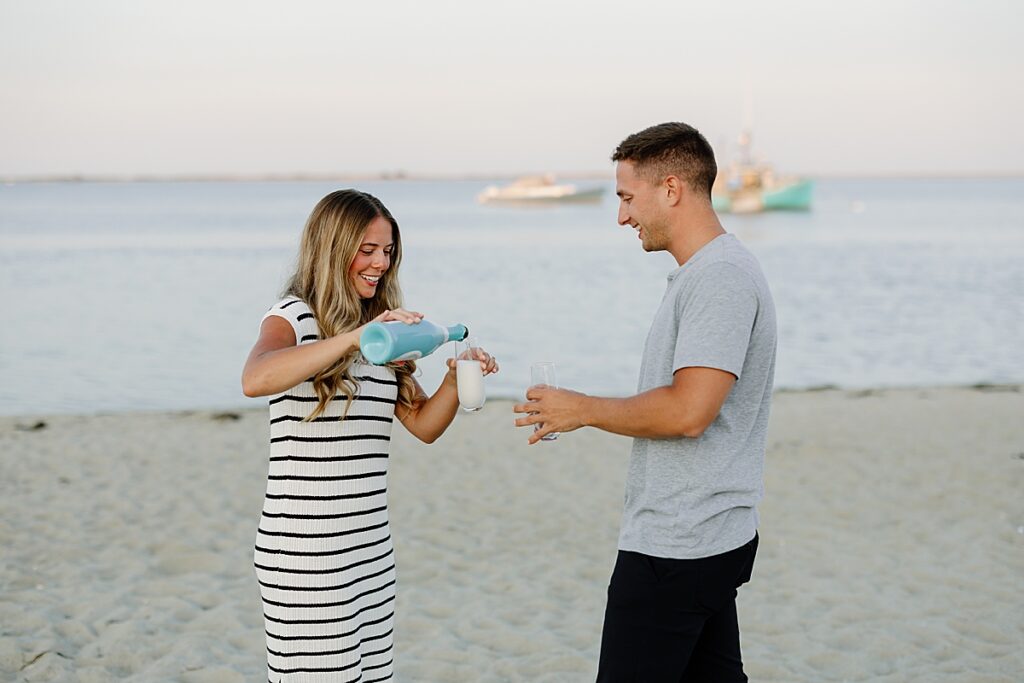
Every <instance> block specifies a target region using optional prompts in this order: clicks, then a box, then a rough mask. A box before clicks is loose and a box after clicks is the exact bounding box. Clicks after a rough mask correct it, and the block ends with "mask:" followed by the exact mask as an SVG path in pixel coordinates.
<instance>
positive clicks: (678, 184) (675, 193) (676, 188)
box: [661, 175, 685, 206]
mask: <svg viewBox="0 0 1024 683" xmlns="http://www.w3.org/2000/svg"><path fill="white" fill-rule="evenodd" d="M661 189H662V192H663V193H664V194H663V196H664V197H665V202H666V203H667V204H668V205H669V206H675V205H676V204H678V203H679V202H681V201H682V200H683V190H684V189H685V186H684V185H683V181H682V180H680V179H679V177H678V176H674V175H670V176H666V178H665V180H664V181H662V184H661Z"/></svg>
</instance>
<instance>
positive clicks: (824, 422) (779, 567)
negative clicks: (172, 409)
mask: <svg viewBox="0 0 1024 683" xmlns="http://www.w3.org/2000/svg"><path fill="white" fill-rule="evenodd" d="M1022 417H1024V392H1022V391H1021V389H1020V387H981V388H973V389H972V388H950V389H907V390H885V391H869V392H843V391H834V390H825V391H817V392H814V391H811V392H795V393H779V394H777V395H776V398H775V405H774V413H773V416H772V423H771V430H770V439H769V455H768V475H767V487H768V494H767V498H766V500H765V502H764V504H763V506H762V508H761V544H760V550H759V554H758V558H757V563H756V566H755V570H754V578H753V580H752V582H751V583H750V584H748V585H747V586H745V587H744V588H743V589H741V591H740V599H739V611H740V622H741V627H742V631H743V647H744V656H745V660H746V663H747V664H746V665H747V670H748V673H749V675H750V677H751V680H753V681H777V682H780V683H781V682H786V683H790V682H794V681H882V682H887V681H891V682H895V681H929V682H931V681H986V682H996V681H1005V682H1007V683H1010V682H1016V681H1020V680H1022V678H1024V495H1022V492H1024V420H1022V419H1021V418H1022ZM38 423H44V424H45V426H43V427H41V428H38V429H33V427H34V426H36V425H37V424H38ZM267 432H268V429H267V425H266V411H265V410H263V409H253V410H249V411H243V412H240V413H237V414H216V413H210V412H191V413H174V414H130V415H104V416H90V417H72V416H57V417H21V418H2V419H0V681H83V682H99V681H110V680H127V681H140V682H142V681H145V682H147V683H148V682H151V681H175V682H179V681H180V682H182V683H234V682H241V681H263V680H265V659H264V651H263V648H264V640H263V622H262V616H261V606H260V601H259V592H258V589H257V585H256V580H255V577H254V574H253V570H252V551H251V547H252V543H253V541H254V539H255V531H256V526H257V522H258V517H259V512H260V508H261V504H262V496H263V491H264V486H265V481H264V477H265V475H266V469H267V445H266V439H267ZM526 436H527V435H526V433H525V431H524V430H516V429H515V428H513V427H512V413H511V410H510V404H509V403H507V402H500V401H491V402H489V403H488V404H487V406H486V407H485V408H484V410H483V411H481V412H480V413H478V414H473V415H461V416H460V417H459V418H458V419H457V420H456V422H455V424H453V425H452V427H451V429H450V430H449V432H448V434H446V435H445V437H443V438H442V439H441V440H440V441H439V442H438V443H437V444H435V445H433V446H424V445H422V444H418V443H416V442H414V441H413V440H412V439H411V438H410V437H409V436H408V435H407V434H406V433H405V432H404V430H402V428H401V427H398V426H396V428H395V439H394V442H393V444H392V462H391V475H390V479H391V481H390V487H391V494H390V496H391V501H390V502H391V507H392V531H393V535H394V539H395V540H394V543H395V549H396V554H397V562H398V579H399V599H398V605H397V610H398V619H397V626H396V637H395V642H396V666H397V677H396V680H398V681H428V682H433V681H443V682H449V681H451V682H458V681H467V682H468V681H592V680H593V676H594V673H595V670H596V661H597V652H598V647H599V641H600V625H601V618H602V614H603V609H604V595H605V590H606V586H607V582H608V576H609V574H610V572H611V568H612V563H613V561H614V557H615V543H616V538H617V533H618V524H619V514H620V509H621V503H622V494H623V478H624V475H625V470H626V461H627V458H628V454H629V440H628V439H625V438H622V437H616V436H610V435H607V434H603V433H600V432H597V431H594V430H581V431H577V432H574V433H571V434H566V435H563V436H562V438H561V439H560V440H559V441H557V442H555V443H550V444H541V445H537V446H527V445H526Z"/></svg>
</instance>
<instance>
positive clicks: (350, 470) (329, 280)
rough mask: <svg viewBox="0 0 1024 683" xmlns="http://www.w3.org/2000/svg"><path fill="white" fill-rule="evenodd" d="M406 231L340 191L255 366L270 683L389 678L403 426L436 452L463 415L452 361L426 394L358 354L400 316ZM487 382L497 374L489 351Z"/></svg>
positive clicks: (365, 198) (325, 203) (415, 316)
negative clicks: (263, 444)
mask: <svg viewBox="0 0 1024 683" xmlns="http://www.w3.org/2000/svg"><path fill="white" fill-rule="evenodd" d="M401 256H402V252H401V239H400V236H399V231H398V223H397V222H396V221H395V219H394V218H393V217H392V216H391V213H390V212H389V211H388V210H387V209H386V208H385V207H384V205H383V204H381V202H380V201H379V200H378V199H376V198H375V197H373V196H371V195H369V194H366V193H363V192H358V191H356V190H339V191H337V192H332V193H331V194H329V195H327V196H326V197H324V198H323V199H322V200H321V201H320V202H319V203H318V204H317V205H316V207H315V208H314V209H313V212H312V213H311V214H310V216H309V220H308V221H307V222H306V227H305V230H304V231H303V235H302V242H301V245H300V248H299V259H298V265H297V267H296V271H295V274H294V275H293V276H292V278H291V281H290V283H289V285H288V287H287V290H286V295H285V298H284V299H283V300H282V301H280V302H278V303H277V304H276V305H275V306H274V307H273V308H271V309H270V311H269V312H268V313H267V314H266V315H265V316H264V318H263V322H262V326H261V328H260V336H259V339H258V340H257V342H256V345H255V346H254V347H253V349H252V352H251V353H250V354H249V358H248V360H247V361H246V363H245V369H244V371H243V373H242V388H243V391H244V393H245V395H246V396H274V397H273V398H272V399H271V400H270V418H271V419H270V437H271V438H270V471H269V475H268V482H267V494H266V500H265V503H264V507H263V515H262V517H261V518H260V526H259V532H258V536H257V540H256V551H255V565H256V576H257V578H258V579H259V584H260V593H261V595H262V597H263V611H264V618H265V620H266V630H267V651H268V657H267V667H268V680H269V681H270V683H296V682H298V681H307V680H308V681H313V680H315V681H317V682H323V681H339V682H341V681H345V682H349V681H360V683H370V682H371V681H383V680H388V679H390V678H391V675H392V653H391V650H392V629H393V623H394V599H395V563H394V553H393V551H392V545H391V534H390V531H389V529H388V511H387V464H388V445H389V441H390V438H391V436H390V435H391V425H392V421H393V418H394V417H398V419H399V420H400V421H401V422H402V424H403V425H404V426H405V428H406V429H408V430H409V432H411V433H412V434H413V435H414V436H416V437H417V438H419V439H420V440H422V441H424V442H426V443H432V442H433V441H434V440H435V439H437V438H438V437H439V436H440V435H441V434H442V433H443V432H444V430H445V429H446V428H447V427H448V425H449V424H451V421H452V419H453V418H454V416H455V413H456V411H457V409H458V395H457V391H456V373H455V363H454V361H453V360H449V361H448V373H447V374H446V375H445V378H444V381H442V383H441V386H440V387H439V388H438V390H437V392H436V393H435V394H434V395H433V396H431V397H429V398H428V397H427V396H426V394H425V393H424V392H423V389H421V388H420V386H419V384H418V383H417V381H416V379H415V378H414V377H413V371H414V370H415V365H414V364H413V363H411V362H405V363H393V364H390V365H387V366H374V365H370V364H368V363H366V362H365V360H364V359H363V358H362V356H361V355H360V354H359V335H360V333H361V332H362V329H363V327H365V326H366V324H367V323H369V322H371V321H389V320H397V321H401V322H404V323H409V324H412V323H416V322H418V321H419V320H421V319H422V317H423V316H422V315H421V314H420V313H417V312H415V311H408V310H405V309H403V308H401V292H400V290H399V287H398V266H399V263H400V262H401ZM479 358H480V362H481V365H482V366H483V367H484V373H485V374H490V373H492V372H496V371H497V369H498V366H497V364H496V363H495V361H494V359H493V358H491V357H490V356H488V355H487V354H486V353H483V352H481V355H480V357H479Z"/></svg>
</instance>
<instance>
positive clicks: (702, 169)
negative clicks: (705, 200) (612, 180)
mask: <svg viewBox="0 0 1024 683" xmlns="http://www.w3.org/2000/svg"><path fill="white" fill-rule="evenodd" d="M612 161H628V162H630V163H632V164H633V165H634V166H636V172H637V175H639V176H641V177H643V178H644V179H646V180H647V181H648V182H652V183H660V182H661V181H662V180H664V179H665V178H666V177H667V176H670V175H674V176H677V177H678V178H680V179H681V180H682V181H683V182H685V183H686V184H687V185H689V186H690V189H691V190H692V191H694V192H698V193H699V192H702V191H706V192H707V193H708V197H709V198H710V197H711V186H712V185H714V183H715V176H717V175H718V164H716V163H715V152H714V150H712V149H711V145H709V144H708V141H707V140H706V139H705V138H704V136H703V135H701V134H700V132H699V131H698V130H697V129H696V128H694V127H693V126H689V125H687V124H685V123H675V122H673V123H660V124H658V125H656V126H651V127H650V128H645V129H644V130H642V131H640V132H639V133H633V134H632V135H630V136H629V137H628V138H626V139H625V140H623V141H622V142H621V143H619V146H618V147H616V148H615V152H614V153H613V154H612Z"/></svg>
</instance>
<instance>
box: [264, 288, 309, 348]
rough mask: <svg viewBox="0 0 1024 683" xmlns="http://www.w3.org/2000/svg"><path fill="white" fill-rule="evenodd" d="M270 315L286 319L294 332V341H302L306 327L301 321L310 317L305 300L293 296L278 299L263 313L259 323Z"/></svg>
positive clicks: (297, 342) (299, 342)
mask: <svg viewBox="0 0 1024 683" xmlns="http://www.w3.org/2000/svg"><path fill="white" fill-rule="evenodd" d="M272 315H273V316H277V317H279V318H284V319H285V320H287V321H288V323H289V324H290V325H291V326H292V330H293V331H294V332H295V343H296V344H301V343H302V337H303V330H304V329H305V328H306V326H305V325H303V321H304V320H306V319H307V318H311V317H312V313H310V311H309V307H308V306H307V305H306V304H305V302H303V301H302V300H301V299H295V298H287V299H283V300H281V301H278V302H277V303H276V304H274V305H273V306H271V307H270V310H269V311H267V312H266V313H265V314H264V315H263V318H262V319H261V320H260V325H262V324H263V321H264V320H266V319H267V318H269V317H270V316H272Z"/></svg>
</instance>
